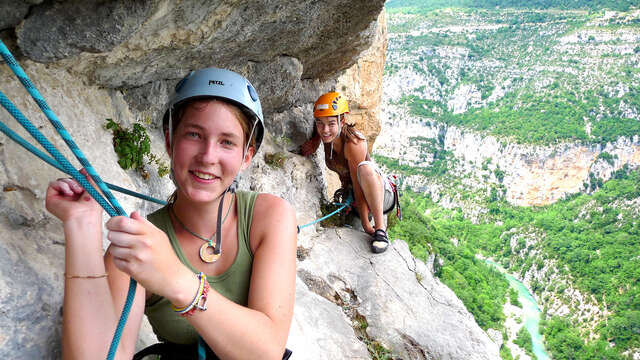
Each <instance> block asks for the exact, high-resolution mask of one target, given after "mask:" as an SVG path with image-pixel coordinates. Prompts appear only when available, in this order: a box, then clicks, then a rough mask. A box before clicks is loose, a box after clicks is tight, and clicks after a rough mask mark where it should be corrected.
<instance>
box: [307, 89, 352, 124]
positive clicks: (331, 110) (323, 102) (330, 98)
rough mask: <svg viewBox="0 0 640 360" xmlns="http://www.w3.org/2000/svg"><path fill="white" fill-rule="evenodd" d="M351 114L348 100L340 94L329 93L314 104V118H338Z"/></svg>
mask: <svg viewBox="0 0 640 360" xmlns="http://www.w3.org/2000/svg"><path fill="white" fill-rule="evenodd" d="M348 112H349V105H348V104H347V98H346V97H344V96H343V95H342V94H340V93H339V92H328V93H326V94H323V95H321V96H320V97H319V98H318V100H316V103H315V104H313V116H314V117H317V118H318V117H322V116H338V115H341V114H344V113H348Z"/></svg>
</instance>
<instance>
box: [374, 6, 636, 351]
mask: <svg viewBox="0 0 640 360" xmlns="http://www.w3.org/2000/svg"><path fill="white" fill-rule="evenodd" d="M639 5H640V2H639V1H607V0H602V1H570V0H567V1H555V0H554V1H543V0H534V1H518V0H512V1H509V0H507V1H498V0H486V1H471V0H469V1H467V0H457V1H440V0H434V1H420V0H404V1H403V0H391V1H388V2H387V4H386V8H387V13H388V14H389V19H388V22H389V38H390V40H389V51H388V56H387V64H386V69H385V87H386V89H385V101H386V102H387V105H388V106H387V107H386V111H385V116H386V117H387V118H386V124H387V127H386V128H385V127H384V126H383V133H382V134H381V137H384V136H393V137H396V138H398V137H407V138H408V141H407V142H406V143H407V144H409V146H408V147H402V149H399V150H398V152H396V153H389V152H388V151H385V152H380V153H377V154H374V155H375V158H376V161H378V163H381V164H383V165H384V166H385V167H386V168H387V169H388V170H389V171H390V172H394V173H396V174H399V175H401V177H403V180H401V182H402V181H404V185H405V186H404V187H405V190H406V194H405V196H404V197H403V200H402V204H403V205H404V212H405V219H404V220H403V221H402V222H398V223H394V224H393V226H392V228H391V231H390V233H391V235H393V237H395V238H402V239H404V240H406V241H408V242H409V243H410V244H411V247H412V251H413V252H414V254H415V255H416V256H419V257H422V258H425V259H426V258H428V257H429V256H434V255H435V256H436V260H435V262H434V263H435V264H436V266H435V269H436V273H437V275H438V276H440V278H441V279H442V281H443V282H445V283H446V284H447V285H448V286H449V287H451V288H452V289H453V290H454V291H455V292H456V294H457V295H458V297H459V298H460V299H461V300H462V301H463V302H464V304H465V306H467V308H468V309H469V310H470V311H471V312H472V313H473V314H474V316H475V318H476V321H477V322H478V324H479V325H480V326H481V327H483V328H484V329H489V328H493V329H501V328H502V326H504V321H505V315H504V313H503V311H502V307H503V305H504V304H505V303H507V302H508V300H507V298H508V297H509V296H508V295H509V292H508V284H507V283H506V281H505V280H504V278H503V277H502V276H501V275H500V274H499V273H498V272H497V271H495V270H492V269H490V268H489V267H487V266H486V264H485V262H484V261H482V260H480V258H482V257H490V258H493V259H494V260H496V261H497V262H499V263H501V264H502V265H503V266H504V267H505V268H507V269H508V270H509V272H511V273H513V274H514V275H516V276H517V277H519V278H520V279H523V281H525V282H526V283H527V285H528V286H529V288H530V290H531V291H532V292H533V293H534V294H535V295H536V299H537V300H538V303H539V305H540V306H541V307H542V308H543V309H544V311H543V313H544V317H545V319H544V321H543V323H542V327H543V330H542V332H543V334H544V336H545V347H546V348H547V351H548V352H549V353H550V354H551V356H552V357H553V359H594V358H599V359H617V358H620V359H624V358H631V357H632V356H633V354H634V353H635V354H640V170H638V169H637V164H633V163H629V164H621V165H620V167H619V170H617V171H615V172H613V173H612V174H611V176H610V180H608V181H607V180H606V179H605V180H604V181H603V180H602V179H599V178H597V177H596V176H594V175H593V173H590V175H589V176H590V177H588V178H586V179H584V182H585V184H584V187H583V190H582V192H580V193H575V194H573V195H569V196H566V197H565V198H564V199H563V200H560V201H557V202H555V203H553V204H550V205H546V206H540V207H519V206H514V205H512V204H509V203H507V202H506V201H505V200H504V193H505V191H506V190H505V187H504V185H503V184H502V182H503V181H502V180H503V178H504V177H505V172H506V173H509V172H513V171H517V170H514V169H508V168H504V167H503V168H500V167H496V166H495V165H494V164H492V159H490V158H489V159H487V160H486V162H484V163H483V164H482V168H481V169H477V170H478V171H477V173H476V174H475V175H474V174H470V173H469V171H466V170H465V169H467V168H469V164H467V163H466V161H465V160H464V159H460V158H456V156H455V155H454V153H452V151H451V149H450V147H449V145H447V144H445V140H444V131H446V129H447V127H457V128H460V129H463V130H462V131H472V132H475V133H477V134H479V136H492V137H495V138H497V139H499V140H500V141H501V142H502V143H503V144H524V145H526V146H530V145H532V146H540V147H554V146H558V144H566V143H576V144H584V145H585V146H600V147H602V148H604V147H606V146H608V145H610V144H611V143H616V142H618V143H619V142H620V141H621V139H631V140H630V143H632V144H634V143H635V142H637V141H638V140H637V139H638V136H640V10H638V6H639ZM612 10H615V11H612ZM403 126H407V130H405V129H403ZM409 126H411V127H410V129H411V130H408V129H409ZM421 126H422V128H423V129H425V130H424V133H420V130H416V129H420V128H421ZM434 129H435V130H434ZM385 130H386V131H388V132H392V134H385ZM633 139H635V140H633ZM634 141H635V142H634ZM504 146H507V145H504ZM387 149H388V148H387ZM408 157H410V158H411V160H407V158H408ZM493 161H494V162H495V159H494V160H493ZM595 161H596V162H597V161H601V162H602V163H609V164H613V163H614V162H616V161H618V162H619V159H618V158H617V156H614V155H611V154H608V153H607V152H601V153H600V154H599V155H598V158H597V159H595ZM622 165H624V166H622ZM410 176H420V177H422V178H424V179H426V180H425V183H426V184H427V185H425V186H426V187H427V188H429V191H428V192H427V191H425V192H424V193H423V192H422V191H420V192H414V191H412V190H416V187H415V186H412V183H409V182H408V181H407V180H406V179H408V178H409V177H410ZM540 181H544V179H541V180H540ZM422 188H424V186H423V187H422ZM433 189H436V190H435V191H434V190H433ZM425 193H428V194H434V193H437V194H438V196H435V197H434V196H432V195H425ZM503 336H505V335H503ZM501 354H502V356H503V358H505V359H509V358H512V354H511V352H510V351H509V350H508V349H506V348H503V351H502V353H501ZM637 356H640V355H637Z"/></svg>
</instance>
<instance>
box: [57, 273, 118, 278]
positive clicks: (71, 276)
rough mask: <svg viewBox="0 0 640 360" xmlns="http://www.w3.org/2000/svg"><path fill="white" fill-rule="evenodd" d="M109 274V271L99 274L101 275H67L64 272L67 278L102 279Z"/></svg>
mask: <svg viewBox="0 0 640 360" xmlns="http://www.w3.org/2000/svg"><path fill="white" fill-rule="evenodd" d="M107 276H109V274H108V273H104V274H99V275H67V273H64V277H65V278H66V279H100V278H104V277H107Z"/></svg>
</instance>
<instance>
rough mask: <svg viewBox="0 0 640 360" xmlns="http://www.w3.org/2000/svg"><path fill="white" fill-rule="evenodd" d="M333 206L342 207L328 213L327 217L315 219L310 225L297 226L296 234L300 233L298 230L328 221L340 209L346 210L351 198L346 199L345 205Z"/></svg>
mask: <svg viewBox="0 0 640 360" xmlns="http://www.w3.org/2000/svg"><path fill="white" fill-rule="evenodd" d="M333 204H334V205H342V206H341V207H339V208H338V209H336V210H334V211H333V212H331V213H329V214H327V215H325V216H323V217H321V218H319V219H317V220H314V221H312V222H310V223H308V224H304V225H299V226H298V233H300V230H301V229H304V228H306V227H307V226H311V225H313V224H317V223H319V222H321V221H323V220H326V219H328V218H330V217H332V216H333V215H335V214H337V213H339V212H340V211H342V209H344V208H346V207H348V206H349V207H350V205H351V197H349V198H348V199H347V202H346V203H344V204H343V203H333Z"/></svg>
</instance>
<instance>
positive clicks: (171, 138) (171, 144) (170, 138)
mask: <svg viewBox="0 0 640 360" xmlns="http://www.w3.org/2000/svg"><path fill="white" fill-rule="evenodd" d="M172 109H173V106H169V146H171V147H173V114H171V110H172Z"/></svg>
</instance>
